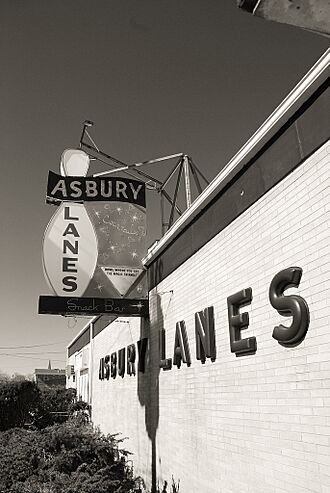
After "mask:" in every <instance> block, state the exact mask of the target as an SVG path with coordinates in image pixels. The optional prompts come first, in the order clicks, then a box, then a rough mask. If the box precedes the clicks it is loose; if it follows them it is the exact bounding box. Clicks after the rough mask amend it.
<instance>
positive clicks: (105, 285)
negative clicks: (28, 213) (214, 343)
mask: <svg viewBox="0 0 330 493" xmlns="http://www.w3.org/2000/svg"><path fill="white" fill-rule="evenodd" d="M75 153H76V154H75ZM86 163H89V158H88V155H87V154H85V153H84V152H83V151H81V150H77V151H74V150H67V151H65V152H64V153H63V155H62V159H61V166H60V167H61V173H62V175H57V174H55V173H53V172H49V176H48V185H47V199H46V200H47V202H48V203H53V204H55V205H58V206H59V207H58V209H57V210H56V212H55V214H54V216H53V217H52V218H51V220H50V222H49V224H48V226H47V228H46V231H45V235H44V241H43V267H44V272H45V277H46V279H47V281H48V283H49V285H50V287H51V289H52V291H53V293H54V295H56V300H57V301H58V311H56V306H57V305H56V300H54V299H53V300H51V303H50V301H49V296H45V297H43V296H41V297H40V300H39V313H80V314H85V313H87V314H89V315H91V314H98V313H114V312H115V311H116V308H117V309H118V310H117V312H119V313H122V314H125V306H126V305H127V309H128V313H130V315H131V314H132V311H133V312H134V310H135V309H134V308H133V306H136V307H137V308H136V310H135V311H136V312H137V313H136V314H137V315H139V314H141V313H142V311H143V312H144V313H145V309H146V301H147V282H146V276H145V271H144V268H143V265H142V258H143V257H144V256H145V254H146V209H145V184H144V183H143V182H140V181H137V180H128V179H125V178H114V177H111V178H108V177H107V178H94V177H87V176H86V174H87V171H88V166H87V165H86ZM72 173H75V174H74V176H72ZM79 173H80V174H79ZM63 175H64V176H63ZM140 300H141V301H140ZM125 301H126V302H127V303H125ZM141 304H142V306H143V308H141ZM128 305H129V306H128ZM107 307H108V308H107ZM133 314H134V313H133Z"/></svg>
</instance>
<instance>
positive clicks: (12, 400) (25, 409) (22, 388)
mask: <svg viewBox="0 0 330 493" xmlns="http://www.w3.org/2000/svg"><path fill="white" fill-rule="evenodd" d="M39 399H40V390H39V389H38V387H37V385H36V383H35V382H32V381H30V380H21V379H14V380H8V381H6V380H5V381H2V382H1V383H0V431H3V430H7V429H9V428H13V427H15V426H23V425H24V424H25V423H26V422H27V421H29V420H30V419H31V418H32V416H33V411H34V409H35V406H36V402H39Z"/></svg>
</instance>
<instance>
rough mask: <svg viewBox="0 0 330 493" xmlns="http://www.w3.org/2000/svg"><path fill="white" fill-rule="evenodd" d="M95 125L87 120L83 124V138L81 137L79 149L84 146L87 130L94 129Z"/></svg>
mask: <svg viewBox="0 0 330 493" xmlns="http://www.w3.org/2000/svg"><path fill="white" fill-rule="evenodd" d="M93 125H94V123H93V122H91V121H90V120H85V121H84V123H83V129H82V132H81V137H80V141H79V148H80V149H81V147H82V145H83V140H84V137H85V132H86V128H87V127H92V126H93Z"/></svg>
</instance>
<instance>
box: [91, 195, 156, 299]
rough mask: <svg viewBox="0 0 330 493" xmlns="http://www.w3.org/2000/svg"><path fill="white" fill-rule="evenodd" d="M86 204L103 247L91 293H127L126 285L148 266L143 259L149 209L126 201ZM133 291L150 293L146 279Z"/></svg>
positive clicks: (104, 294) (115, 295)
mask: <svg viewBox="0 0 330 493" xmlns="http://www.w3.org/2000/svg"><path fill="white" fill-rule="evenodd" d="M85 206H86V209H87V210H88V213H89V215H90V219H91V221H92V223H93V226H94V228H95V231H96V234H97V240H98V250H99V255H98V262H97V264H98V266H97V268H96V271H95V274H94V278H93V282H92V283H91V286H90V289H91V290H92V292H90V293H89V294H90V295H91V296H93V295H94V296H100V294H102V296H104V297H118V293H120V295H121V296H123V295H124V294H125V292H126V288H128V286H129V285H133V284H134V283H135V280H137V277H136V276H138V277H139V274H138V273H139V272H141V273H142V272H143V270H144V268H143V265H142V262H141V259H142V258H143V256H144V255H145V253H146V249H145V240H146V221H145V210H144V208H142V207H139V206H136V205H133V204H129V203H125V202H123V203H120V205H118V202H107V203H104V202H103V203H102V202H99V203H96V202H94V203H90V204H85ZM116 267H119V268H120V269H121V270H120V272H121V276H118V272H119V271H118V272H117V271H115V270H113V269H115V268H116ZM122 269H126V270H122ZM130 269H133V270H130ZM116 272H117V274H116ZM133 273H134V274H133ZM119 279H121V280H120V283H119ZM124 280H125V281H124ZM118 283H119V284H118ZM115 286H116V287H115ZM119 286H121V288H119ZM133 292H135V295H141V293H142V292H145V296H146V281H143V282H139V284H138V287H135V291H134V290H133ZM133 292H132V293H133ZM87 294H88V293H87V292H86V293H85V295H87ZM132 297H133V296H132Z"/></svg>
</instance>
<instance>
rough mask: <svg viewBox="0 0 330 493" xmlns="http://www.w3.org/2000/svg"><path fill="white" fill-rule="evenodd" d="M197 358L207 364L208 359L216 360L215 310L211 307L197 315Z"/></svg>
mask: <svg viewBox="0 0 330 493" xmlns="http://www.w3.org/2000/svg"><path fill="white" fill-rule="evenodd" d="M195 335H196V358H197V359H199V360H200V361H201V362H202V363H205V361H206V358H211V361H215V359H216V346H215V331H214V309H213V306H209V307H208V308H205V310H202V311H200V312H197V313H195Z"/></svg>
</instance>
